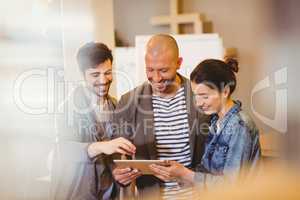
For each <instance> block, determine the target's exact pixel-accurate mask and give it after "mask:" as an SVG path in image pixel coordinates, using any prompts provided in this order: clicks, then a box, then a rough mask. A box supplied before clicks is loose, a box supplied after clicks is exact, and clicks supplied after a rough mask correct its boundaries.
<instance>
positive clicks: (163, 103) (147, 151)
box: [113, 34, 207, 199]
mask: <svg viewBox="0 0 300 200" xmlns="http://www.w3.org/2000/svg"><path fill="white" fill-rule="evenodd" d="M145 63H146V75H147V78H148V81H147V82H145V83H144V84H142V85H140V86H138V87H137V88H135V89H133V90H132V91H129V92H128V93H126V94H125V95H123V96H122V97H121V100H120V101H119V103H118V105H117V108H116V111H115V115H114V123H116V124H118V125H119V126H118V127H115V129H114V134H115V136H124V137H126V138H128V139H130V140H131V142H132V143H133V144H134V145H135V146H136V153H135V159H143V160H149V159H151V160H156V159H159V160H175V161H177V162H179V163H181V164H183V165H184V166H186V167H188V168H194V167H195V166H196V165H197V164H198V163H199V162H200V159H201V157H202V153H203V147H204V139H205V136H204V132H205V131H204V130H205V129H206V128H207V126H204V125H205V124H206V122H207V116H204V115H203V114H201V113H200V112H198V110H197V109H196V107H195V105H194V103H193V97H192V91H191V86H190V82H189V81H188V80H187V79H186V78H185V77H183V76H182V75H180V74H179V73H177V71H178V70H179V68H180V65H181V63H182V58H181V57H179V49H178V46H177V43H176V41H175V39H174V38H173V37H171V36H170V35H164V34H159V35H155V36H153V37H152V38H151V39H150V40H149V42H148V43H147V47H146V55H145ZM206 125H207V124H206ZM113 176H114V178H115V180H116V181H117V182H118V183H119V184H120V185H121V186H123V187H127V186H128V185H129V184H130V183H131V182H133V181H136V186H137V188H138V193H139V195H140V196H142V197H144V195H147V194H149V195H151V198H153V199H156V198H160V197H161V195H162V196H163V197H170V198H172V197H174V195H178V194H179V193H180V194H182V193H189V192H190V191H188V190H184V189H183V188H181V186H180V185H179V184H178V183H177V182H176V181H169V182H163V181H160V179H159V178H160V174H155V176H153V175H142V174H141V173H140V172H139V171H138V170H136V169H131V168H129V167H128V168H120V167H116V168H115V169H114V170H113Z"/></svg>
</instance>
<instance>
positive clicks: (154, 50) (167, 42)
mask: <svg viewBox="0 0 300 200" xmlns="http://www.w3.org/2000/svg"><path fill="white" fill-rule="evenodd" d="M147 54H148V56H159V55H165V54H169V55H171V56H172V57H173V56H174V57H173V58H175V59H176V58H178V57H179V50H178V45H177V42H176V40H175V39H174V38H173V37H172V36H170V35H167V34H158V35H154V36H152V37H151V38H150V40H149V42H148V43H147Z"/></svg>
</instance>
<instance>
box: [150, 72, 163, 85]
mask: <svg viewBox="0 0 300 200" xmlns="http://www.w3.org/2000/svg"><path fill="white" fill-rule="evenodd" d="M152 79H153V81H154V82H156V83H158V82H160V81H161V80H162V78H161V75H160V74H159V72H154V73H153V77H152Z"/></svg>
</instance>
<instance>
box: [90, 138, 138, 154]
mask: <svg viewBox="0 0 300 200" xmlns="http://www.w3.org/2000/svg"><path fill="white" fill-rule="evenodd" d="M135 150H136V148H135V146H134V145H133V144H132V143H131V142H130V141H129V140H127V139H125V138H123V137H119V138H116V139H113V140H109V141H101V142H95V143H92V144H91V145H90V146H89V147H88V154H89V156H90V157H95V156H97V155H99V154H101V153H104V154H106V155H111V154H113V153H120V154H122V155H133V154H135Z"/></svg>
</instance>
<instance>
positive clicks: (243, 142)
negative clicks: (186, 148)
mask: <svg viewBox="0 0 300 200" xmlns="http://www.w3.org/2000/svg"><path fill="white" fill-rule="evenodd" d="M237 65H238V63H237V62H236V61H235V60H228V61H227V62H226V63H225V62H223V61H221V60H215V59H209V60H204V61H203V62H201V63H200V64H199V65H198V66H197V67H196V68H195V69H194V70H193V72H192V73H191V82H192V83H191V84H192V89H193V92H194V95H195V100H196V105H197V106H198V107H199V108H200V109H202V111H203V112H204V113H205V114H208V115H211V122H210V127H209V134H208V137H207V140H206V143H205V152H204V154H203V156H202V160H201V164H199V165H198V166H197V167H196V169H195V170H196V171H192V170H190V169H187V168H186V167H184V166H183V165H182V164H179V163H177V162H171V163H170V164H171V166H170V167H161V166H153V170H154V171H155V172H157V173H158V174H160V178H161V179H162V180H172V179H179V180H180V181H181V182H182V183H189V184H200V185H214V184H217V183H222V182H224V181H225V180H226V181H229V182H234V181H236V180H237V179H238V178H239V176H240V174H241V172H246V173H245V174H248V172H249V171H247V170H251V171H253V170H254V171H255V169H256V167H257V166H258V161H259V158H260V155H261V153H260V145H259V137H258V129H257V128H256V126H255V124H254V122H253V121H252V119H251V118H250V117H249V116H248V115H247V114H246V113H245V112H244V111H243V110H242V108H241V103H240V102H239V101H237V100H233V99H231V94H232V92H233V91H234V89H235V87H236V77H235V74H234V73H235V72H237V71H238V67H237ZM244 170H245V171H244ZM243 175H244V173H243Z"/></svg>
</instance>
